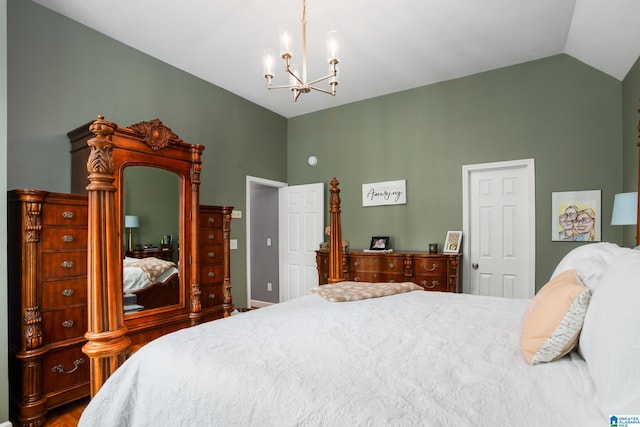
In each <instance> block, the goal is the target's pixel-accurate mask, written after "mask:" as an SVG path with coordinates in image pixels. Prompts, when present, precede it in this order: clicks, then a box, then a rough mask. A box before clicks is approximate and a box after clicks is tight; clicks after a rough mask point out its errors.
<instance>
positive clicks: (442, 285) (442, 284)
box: [414, 275, 449, 292]
mask: <svg viewBox="0 0 640 427" xmlns="http://www.w3.org/2000/svg"><path fill="white" fill-rule="evenodd" d="M414 283H415V284H416V285H419V286H422V287H423V288H424V290H425V291H440V292H447V291H448V290H449V287H448V286H447V276H446V275H443V276H419V275H416V276H414Z"/></svg>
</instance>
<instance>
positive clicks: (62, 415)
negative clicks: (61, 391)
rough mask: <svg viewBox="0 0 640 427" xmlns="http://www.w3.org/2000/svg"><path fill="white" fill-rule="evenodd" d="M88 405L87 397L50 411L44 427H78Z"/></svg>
mask: <svg viewBox="0 0 640 427" xmlns="http://www.w3.org/2000/svg"><path fill="white" fill-rule="evenodd" d="M88 403H89V398H88V397H87V398H85V399H82V400H78V401H76V402H72V403H69V404H67V405H64V406H61V407H59V408H56V409H53V410H51V411H49V413H48V414H47V421H46V422H45V423H44V427H77V426H78V421H79V420H80V415H82V411H84V408H85V407H86V406H87V404H88Z"/></svg>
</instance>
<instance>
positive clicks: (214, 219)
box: [200, 212, 222, 228]
mask: <svg viewBox="0 0 640 427" xmlns="http://www.w3.org/2000/svg"><path fill="white" fill-rule="evenodd" d="M200 228H222V215H220V214H216V213H208V212H200Z"/></svg>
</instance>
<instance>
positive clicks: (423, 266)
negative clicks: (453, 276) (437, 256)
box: [422, 262, 440, 271]
mask: <svg viewBox="0 0 640 427" xmlns="http://www.w3.org/2000/svg"><path fill="white" fill-rule="evenodd" d="M439 266H440V265H439V264H438V263H435V262H434V263H433V264H431V268H427V264H425V263H422V268H423V269H425V270H427V271H435V270H436V269H437V268H438V267H439Z"/></svg>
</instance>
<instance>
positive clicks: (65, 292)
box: [60, 289, 73, 297]
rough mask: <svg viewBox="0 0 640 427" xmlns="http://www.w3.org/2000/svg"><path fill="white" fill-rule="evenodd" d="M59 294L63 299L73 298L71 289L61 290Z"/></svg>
mask: <svg viewBox="0 0 640 427" xmlns="http://www.w3.org/2000/svg"><path fill="white" fill-rule="evenodd" d="M60 293H61V294H62V295H63V296H65V297H71V296H73V289H63V290H62V292H60Z"/></svg>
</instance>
